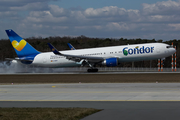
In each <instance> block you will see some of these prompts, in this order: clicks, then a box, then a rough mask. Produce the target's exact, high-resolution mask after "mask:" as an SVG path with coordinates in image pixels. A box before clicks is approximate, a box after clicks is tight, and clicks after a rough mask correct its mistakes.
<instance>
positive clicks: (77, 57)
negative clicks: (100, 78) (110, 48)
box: [48, 43, 104, 63]
mask: <svg viewBox="0 0 180 120" xmlns="http://www.w3.org/2000/svg"><path fill="white" fill-rule="evenodd" d="M48 45H49V47H50V49H51V50H52V52H53V53H54V54H56V55H60V56H65V57H66V59H68V60H72V61H75V62H80V61H82V60H85V61H87V62H89V63H98V62H102V61H104V58H103V57H93V56H82V55H69V54H62V53H60V52H59V51H58V50H57V49H56V48H55V47H54V46H53V45H51V44H50V43H48Z"/></svg>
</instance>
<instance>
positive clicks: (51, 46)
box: [48, 43, 62, 55]
mask: <svg viewBox="0 0 180 120" xmlns="http://www.w3.org/2000/svg"><path fill="white" fill-rule="evenodd" d="M48 45H49V48H50V49H51V51H52V52H53V53H54V54H55V55H62V54H61V53H60V52H59V51H58V50H57V49H56V48H55V47H54V46H53V45H51V43H48Z"/></svg>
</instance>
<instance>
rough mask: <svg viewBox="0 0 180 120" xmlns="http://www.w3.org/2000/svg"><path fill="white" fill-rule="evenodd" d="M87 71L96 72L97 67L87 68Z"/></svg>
mask: <svg viewBox="0 0 180 120" xmlns="http://www.w3.org/2000/svg"><path fill="white" fill-rule="evenodd" d="M87 72H98V69H97V68H90V69H87Z"/></svg>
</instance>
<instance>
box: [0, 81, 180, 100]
mask: <svg viewBox="0 0 180 120" xmlns="http://www.w3.org/2000/svg"><path fill="white" fill-rule="evenodd" d="M179 91H180V83H76V84H72V83H71V84H21V85H1V86H0V96H1V97H0V101H180V92H179Z"/></svg>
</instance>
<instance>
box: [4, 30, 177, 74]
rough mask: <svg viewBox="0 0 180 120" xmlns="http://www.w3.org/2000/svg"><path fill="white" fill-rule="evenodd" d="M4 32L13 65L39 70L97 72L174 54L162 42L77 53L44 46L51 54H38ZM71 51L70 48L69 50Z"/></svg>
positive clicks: (76, 51)
mask: <svg viewBox="0 0 180 120" xmlns="http://www.w3.org/2000/svg"><path fill="white" fill-rule="evenodd" d="M6 33H7V35H8V37H9V39H10V41H11V44H12V46H13V47H14V49H15V51H16V54H17V56H18V57H17V58H13V59H12V58H9V60H13V61H12V62H14V63H17V64H27V65H34V66H40V67H73V66H86V65H88V66H89V67H90V68H89V69H88V70H87V71H88V72H98V69H97V68H96V65H105V66H107V67H113V66H117V65H119V64H120V63H121V62H132V61H143V60H154V59H161V58H165V57H168V56H170V55H172V54H174V53H175V51H176V50H175V49H174V48H173V46H170V45H168V44H164V43H147V44H134V45H121V46H112V47H100V48H89V49H78V50H66V51H58V50H57V49H56V48H55V47H54V46H53V45H51V44H50V43H48V45H49V47H50V49H51V50H52V52H39V51H37V50H36V49H35V48H33V47H32V46H31V45H30V44H29V43H28V42H27V41H25V40H24V39H23V38H21V37H20V36H19V35H17V34H16V33H15V32H14V31H13V30H11V29H10V30H6ZM73 49H74V48H73Z"/></svg>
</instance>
